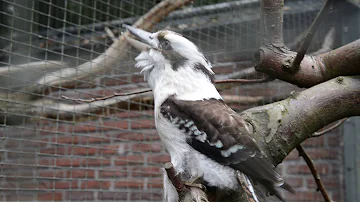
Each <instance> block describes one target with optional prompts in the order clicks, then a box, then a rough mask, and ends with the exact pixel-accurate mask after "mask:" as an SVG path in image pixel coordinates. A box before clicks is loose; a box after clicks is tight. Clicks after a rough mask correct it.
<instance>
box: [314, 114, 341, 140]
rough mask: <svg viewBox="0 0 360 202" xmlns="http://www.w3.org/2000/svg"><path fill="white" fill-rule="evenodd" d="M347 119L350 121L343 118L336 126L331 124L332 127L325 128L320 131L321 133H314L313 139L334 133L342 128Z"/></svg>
mask: <svg viewBox="0 0 360 202" xmlns="http://www.w3.org/2000/svg"><path fill="white" fill-rule="evenodd" d="M347 119H348V117H346V118H343V119H341V120H339V121H337V122H335V123H334V124H331V125H330V126H327V127H325V128H324V129H323V130H320V131H317V132H315V133H313V134H312V135H311V137H320V136H322V135H324V134H325V133H327V132H329V131H332V130H334V129H335V128H337V127H339V126H341V124H343V123H344V122H345V121H346V120H347Z"/></svg>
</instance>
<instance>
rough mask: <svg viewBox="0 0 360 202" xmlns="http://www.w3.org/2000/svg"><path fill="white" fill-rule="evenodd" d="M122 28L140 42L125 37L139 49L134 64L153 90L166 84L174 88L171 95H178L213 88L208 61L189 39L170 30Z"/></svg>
mask: <svg viewBox="0 0 360 202" xmlns="http://www.w3.org/2000/svg"><path fill="white" fill-rule="evenodd" d="M125 27H126V28H127V29H128V30H129V32H130V33H131V34H133V35H135V36H136V37H137V38H139V39H140V40H141V41H142V42H139V41H135V40H134V39H130V41H129V39H128V41H129V42H130V44H131V45H133V46H134V47H137V48H138V49H141V51H142V52H141V54H140V55H139V56H138V57H136V58H135V60H136V61H137V63H136V65H135V66H136V67H138V68H141V69H142V70H141V72H142V73H143V74H144V76H145V79H146V80H147V81H148V83H149V85H150V87H151V88H152V89H153V90H155V89H154V88H155V87H158V88H162V90H164V88H166V87H168V88H173V89H175V91H176V92H174V94H177V95H181V94H187V93H194V91H197V90H201V89H203V88H207V87H209V86H211V88H214V86H213V82H214V72H213V71H212V70H211V68H212V67H211V64H210V63H209V62H208V60H207V59H206V58H205V57H204V55H203V53H202V52H201V51H200V50H199V48H198V47H197V46H196V45H195V44H194V43H192V42H191V41H190V40H188V39H186V38H185V37H183V36H182V35H181V34H178V33H176V32H173V31H169V30H161V31H158V32H155V33H150V32H147V31H144V30H141V29H138V28H135V27H131V26H128V25H125ZM131 41H135V43H137V44H136V45H134V44H132V42H131ZM214 89H215V88H214ZM215 91H216V89H215ZM216 93H217V91H216Z"/></svg>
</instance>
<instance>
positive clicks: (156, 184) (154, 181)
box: [147, 178, 163, 189]
mask: <svg viewBox="0 0 360 202" xmlns="http://www.w3.org/2000/svg"><path fill="white" fill-rule="evenodd" d="M147 188H149V189H151V188H163V179H162V178H151V179H149V180H148V183H147Z"/></svg>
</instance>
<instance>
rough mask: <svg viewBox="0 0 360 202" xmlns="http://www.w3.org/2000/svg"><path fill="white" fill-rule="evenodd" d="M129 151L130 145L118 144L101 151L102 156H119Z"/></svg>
mask: <svg viewBox="0 0 360 202" xmlns="http://www.w3.org/2000/svg"><path fill="white" fill-rule="evenodd" d="M128 151H129V145H128V144H121V143H120V144H116V145H107V146H105V147H103V148H101V149H100V152H99V154H100V155H109V154H111V155H118V154H119V153H125V152H128Z"/></svg>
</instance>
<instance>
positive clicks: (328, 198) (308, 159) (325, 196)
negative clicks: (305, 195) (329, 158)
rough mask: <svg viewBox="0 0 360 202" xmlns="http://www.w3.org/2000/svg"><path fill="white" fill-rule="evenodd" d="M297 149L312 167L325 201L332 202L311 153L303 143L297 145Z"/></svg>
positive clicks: (318, 189)
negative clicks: (308, 152)
mask: <svg viewBox="0 0 360 202" xmlns="http://www.w3.org/2000/svg"><path fill="white" fill-rule="evenodd" d="M296 149H297V150H298V151H299V156H302V157H303V158H304V160H305V162H306V164H307V165H308V167H309V168H310V170H311V173H312V175H313V176H314V179H315V182H316V185H317V186H318V188H317V191H320V192H321V194H322V195H323V197H324V200H325V202H331V201H332V200H331V199H330V197H329V195H328V194H327V192H326V189H325V187H324V184H323V183H322V181H321V179H320V176H319V173H318V172H317V170H316V168H315V166H314V163H313V160H312V159H311V157H310V156H309V154H307V153H306V151H305V150H304V148H303V147H302V146H301V145H299V146H297V147H296Z"/></svg>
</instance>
